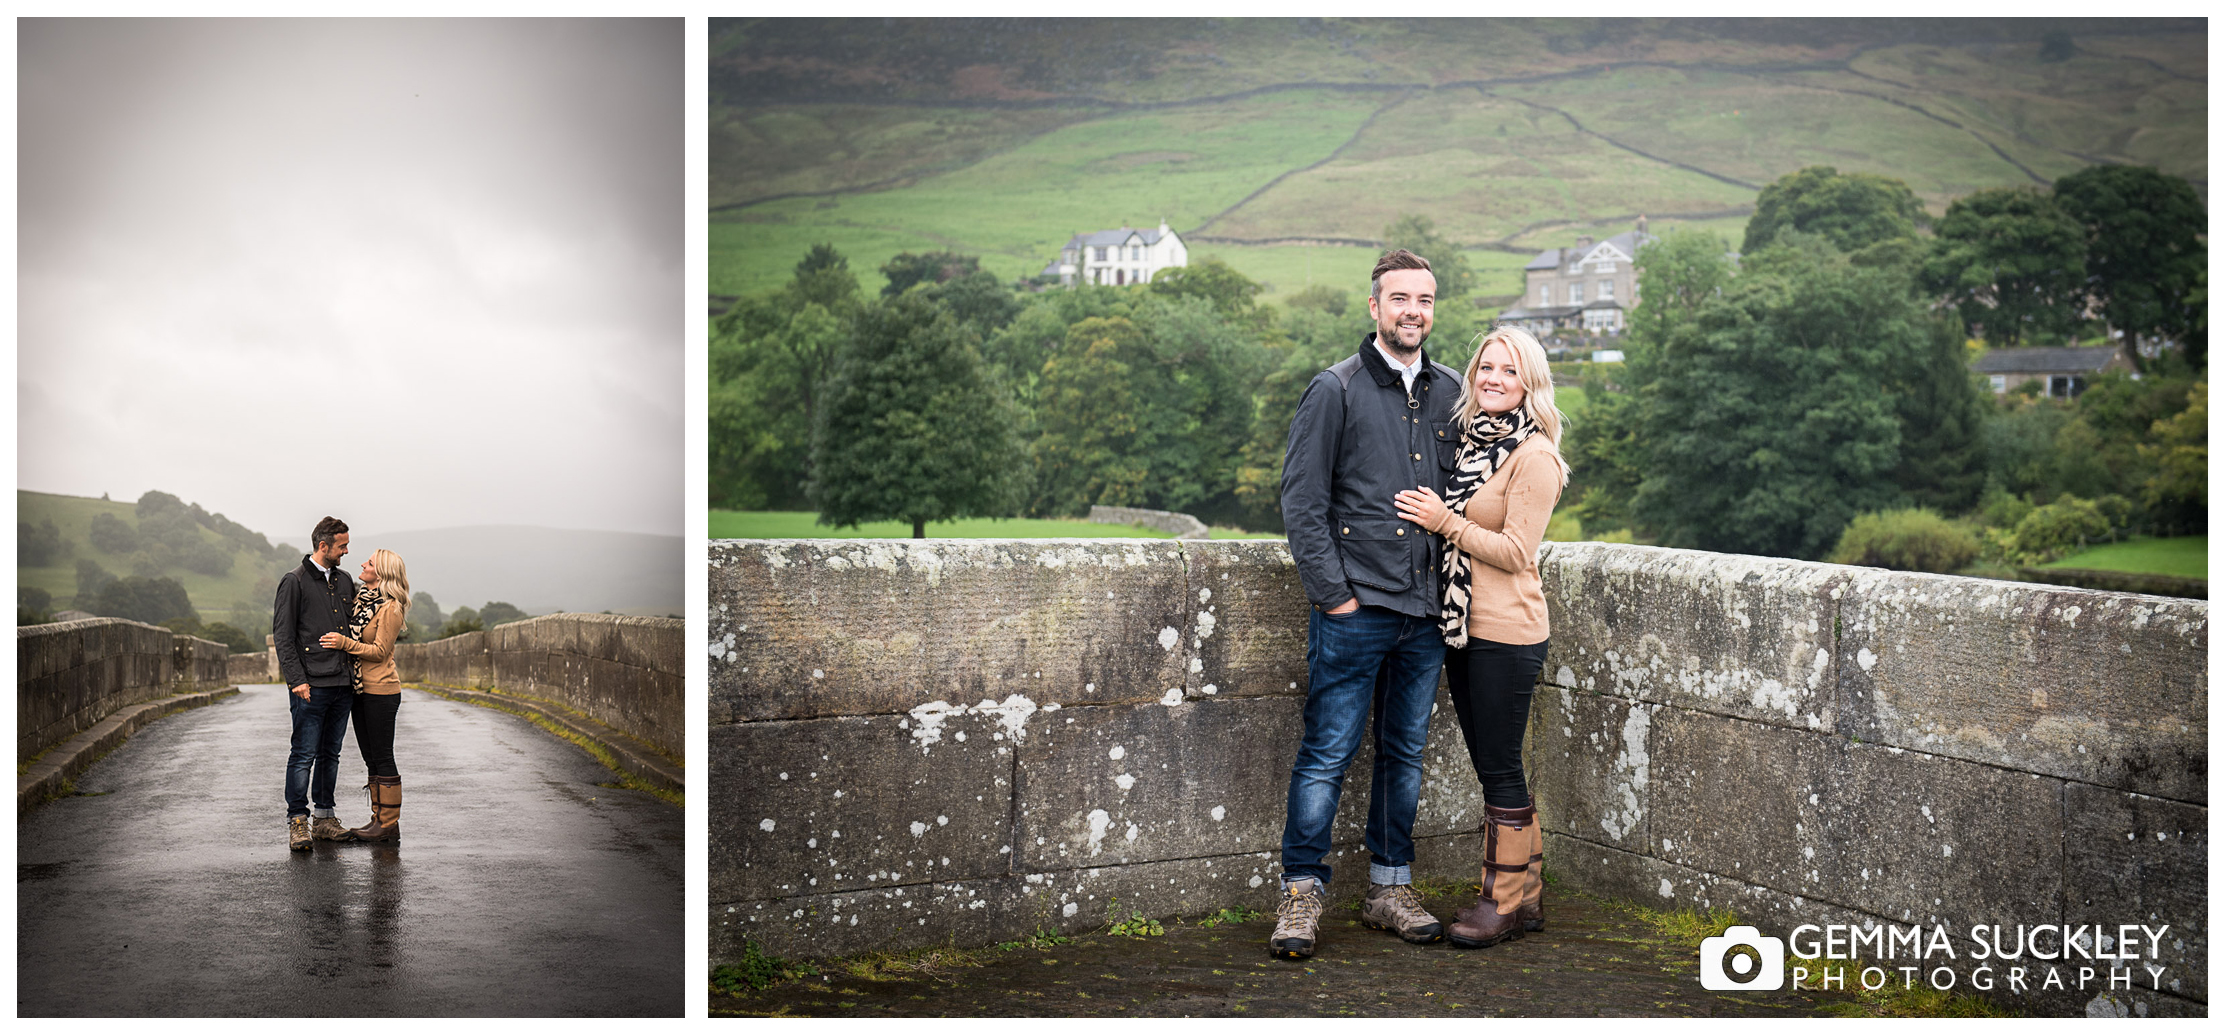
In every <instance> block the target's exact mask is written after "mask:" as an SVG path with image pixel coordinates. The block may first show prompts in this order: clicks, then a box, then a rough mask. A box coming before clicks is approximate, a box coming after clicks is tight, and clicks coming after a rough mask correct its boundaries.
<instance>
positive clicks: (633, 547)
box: [16, 490, 683, 630]
mask: <svg viewBox="0 0 2226 1036" xmlns="http://www.w3.org/2000/svg"><path fill="white" fill-rule="evenodd" d="M189 499H190V498H189ZM16 511H17V518H16V520H17V522H18V523H21V524H29V525H34V526H36V525H39V524H40V523H42V522H46V521H52V522H53V523H54V526H55V528H56V530H57V531H58V532H59V533H60V534H61V539H62V542H63V544H64V546H63V551H62V553H61V555H60V556H59V557H58V558H57V559H55V561H54V562H53V563H51V564H47V565H43V566H39V567H24V566H18V567H17V569H16V582H17V584H18V585H20V586H35V587H39V588H41V589H44V590H46V591H47V592H48V593H49V594H52V595H53V602H54V603H53V607H55V608H57V609H59V608H65V607H68V606H70V604H72V603H73V602H74V599H75V598H76V596H77V565H78V562H79V561H80V560H90V561H92V562H94V563H95V564H98V565H100V566H101V567H102V568H103V569H105V570H107V571H109V572H111V573H113V574H115V575H119V576H124V575H133V574H138V573H139V571H141V569H145V570H146V571H147V572H148V574H153V575H159V576H163V577H166V578H171V579H176V580H178V582H179V583H181V584H183V585H184V586H185V589H186V595H187V596H188V597H191V598H192V600H193V606H194V610H196V611H198V612H200V614H201V618H202V620H203V621H204V622H229V623H232V624H233V625H235V626H239V627H240V628H242V629H247V630H261V629H263V628H265V627H266V626H267V625H268V623H269V621H270V603H271V598H272V596H273V595H274V594H275V593H276V590H277V585H278V577H279V576H281V575H284V574H285V573H286V572H287V571H288V570H289V569H291V568H293V567H294V566H295V565H298V564H300V563H301V555H302V554H303V553H304V552H306V551H307V550H308V544H307V543H306V542H305V537H298V536H297V537H294V538H291V539H289V540H287V541H285V542H286V543H288V544H291V545H292V547H293V548H294V549H293V550H290V551H286V552H285V556H284V557H280V556H278V555H279V546H280V544H279V542H278V541H275V540H269V538H268V537H266V542H267V543H268V548H267V550H266V551H265V552H263V553H257V552H256V551H253V550H249V549H245V548H242V547H240V546H239V544H238V543H237V541H236V540H235V541H228V540H226V539H225V538H224V537H222V536H219V535H217V534H216V533H215V532H213V531H211V530H209V529H200V530H198V539H199V541H200V542H201V543H203V544H207V545H211V546H213V547H216V548H221V549H223V550H226V551H228V552H229V553H230V554H231V562H232V563H231V567H230V570H229V571H226V572H223V573H220V574H214V575H211V574H204V573H201V572H195V571H192V570H189V569H187V568H186V567H184V566H183V565H182V564H177V563H169V564H157V563H156V562H157V561H158V560H160V559H159V558H157V557H155V556H152V555H150V556H146V557H142V556H139V555H138V554H136V553H133V552H122V553H118V552H113V551H107V550H102V549H101V548H99V547H96V546H94V545H93V540H92V536H91V534H90V530H91V527H92V524H93V521H94V518H95V516H97V515H103V514H106V515H110V516H112V517H113V518H115V519H117V520H119V521H122V522H124V523H126V524H129V525H131V526H133V527H134V528H137V527H138V525H139V520H138V518H137V516H136V514H135V512H134V506H133V502H132V501H128V500H116V501H111V500H99V499H94V498H90V497H79V496H62V495H59V494H54V493H35V492H31V491H29V490H17V491H16ZM680 543H681V540H680V537H678V536H651V535H644V534H637V533H622V532H587V531H579V530H572V529H547V528H539V527H535V526H472V527H465V528H455V529H429V530H421V531H408V532H395V533H365V534H359V535H358V536H356V537H352V542H351V548H352V549H351V550H350V551H349V554H348V561H347V564H348V566H349V569H350V571H351V572H353V570H354V568H355V566H356V565H357V564H359V563H360V562H361V561H362V560H363V558H364V557H366V556H368V555H369V553H370V552H371V551H372V550H376V549H378V548H381V547H384V548H386V549H388V550H391V551H394V552H395V553H397V554H400V555H402V559H403V560H404V561H405V562H407V563H408V564H409V568H410V585H411V588H412V589H413V590H420V591H424V592H427V593H430V594H432V595H433V598H434V599H435V600H436V601H438V602H440V606H441V609H442V610H443V611H449V612H452V611H455V610H456V609H457V608H458V607H459V606H463V605H470V606H471V607H473V608H478V607H481V606H483V605H485V604H486V603H487V602H489V601H507V602H509V603H511V604H513V605H516V606H518V607H519V608H522V609H524V610H525V611H527V612H530V613H532V614H535V615H542V614H546V613H548V612H553V611H583V612H600V611H614V612H619V613H622V614H640V615H679V614H682V611H681V609H682V607H683V599H682V588H681V572H682V564H681V555H680ZM157 553H161V554H162V556H163V557H168V556H169V555H171V554H175V553H177V552H176V551H171V552H157ZM204 567H207V566H204Z"/></svg>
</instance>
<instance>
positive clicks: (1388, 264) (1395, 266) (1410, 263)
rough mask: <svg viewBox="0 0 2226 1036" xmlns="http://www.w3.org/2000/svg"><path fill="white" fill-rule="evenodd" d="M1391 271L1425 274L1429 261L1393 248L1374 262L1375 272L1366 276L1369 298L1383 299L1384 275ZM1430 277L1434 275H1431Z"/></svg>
mask: <svg viewBox="0 0 2226 1036" xmlns="http://www.w3.org/2000/svg"><path fill="white" fill-rule="evenodd" d="M1393 270H1421V271H1423V272H1425V273H1429V272H1430V260H1428V259H1424V258H1423V257H1421V256H1419V255H1416V254H1414V253H1413V252H1409V251H1407V250H1406V249H1404V248H1394V249H1392V250H1391V251H1389V252H1385V253H1384V254H1383V256H1382V257H1381V258H1378V259H1377V260H1376V269H1375V272H1373V273H1370V274H1369V275H1368V297H1369V298H1372V299H1376V298H1382V297H1383V293H1384V274H1387V273H1390V272H1391V271H1393ZM1432 276H1436V275H1435V274H1432Z"/></svg>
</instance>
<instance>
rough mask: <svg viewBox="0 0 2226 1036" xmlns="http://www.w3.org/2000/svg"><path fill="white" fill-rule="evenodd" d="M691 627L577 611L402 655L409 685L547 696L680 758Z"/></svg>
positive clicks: (398, 657)
mask: <svg viewBox="0 0 2226 1036" xmlns="http://www.w3.org/2000/svg"><path fill="white" fill-rule="evenodd" d="M686 626H687V624H686V623H684V622H682V621H681V620H679V619H663V618H648V617H640V616H632V615H585V614H573V613H569V612H565V613H559V614H556V615H543V616H538V617H536V618H532V619H526V620H523V621H520V622H513V623H505V624H504V625H501V626H497V627H495V628H494V629H491V630H484V631H481V632H477V633H465V634H461V635H459V636H454V637H450V638H448V639H446V640H439V641H435V642H433V643H431V644H402V645H397V646H396V648H395V666H396V668H397V669H398V670H399V671H400V672H401V675H402V679H403V680H404V681H406V682H412V683H428V684H435V685H440V686H446V687H464V688H479V689H488V688H496V689H501V690H504V691H508V692H511V693H514V694H524V695H530V696H533V697H537V698H546V699H548V700H550V701H554V702H557V703H559V704H562V705H564V706H566V707H569V708H571V709H574V710H577V711H579V712H582V713H585V714H586V715H587V716H589V717H590V718H592V719H594V720H595V721H596V722H599V723H602V724H603V725H605V726H608V727H612V728H615V729H617V730H620V731H624V732H625V733H626V734H628V735H630V736H633V737H636V738H639V739H641V740H642V741H644V742H646V743H648V744H649V745H651V746H652V747H654V748H656V749H657V750H658V751H661V752H664V753H665V754H666V755H668V756H670V757H671V758H674V759H678V758H680V756H681V754H682V752H683V750H684V749H685V747H686V745H687V722H686V717H685V710H684V705H683V703H684V701H685V698H686V695H685V686H684V685H685V682H686V673H687V670H686V667H685V663H684V659H683V656H682V655H681V653H680V652H681V650H682V645H683V643H684V642H685V641H684V640H683V638H682V633H683V631H684V630H685V629H686Z"/></svg>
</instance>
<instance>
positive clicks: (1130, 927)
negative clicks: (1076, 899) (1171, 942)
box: [1105, 896, 1167, 935]
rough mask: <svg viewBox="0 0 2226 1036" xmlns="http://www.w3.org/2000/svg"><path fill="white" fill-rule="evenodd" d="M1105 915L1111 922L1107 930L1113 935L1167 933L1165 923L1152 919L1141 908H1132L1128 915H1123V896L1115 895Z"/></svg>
mask: <svg viewBox="0 0 2226 1036" xmlns="http://www.w3.org/2000/svg"><path fill="white" fill-rule="evenodd" d="M1105 916H1106V919H1107V921H1108V922H1110V923H1109V924H1108V925H1107V926H1106V931H1107V932H1109V933H1111V934H1113V935H1166V934H1167V928H1166V926H1165V925H1162V924H1160V923H1159V922H1158V921H1155V920H1152V919H1151V918H1149V917H1145V916H1144V912H1143V911H1141V910H1135V909H1131V910H1130V911H1129V912H1128V916H1127V917H1122V916H1121V898H1120V897H1119V896H1115V897H1113V899H1112V902H1111V903H1109V904H1107V906H1106V910H1105Z"/></svg>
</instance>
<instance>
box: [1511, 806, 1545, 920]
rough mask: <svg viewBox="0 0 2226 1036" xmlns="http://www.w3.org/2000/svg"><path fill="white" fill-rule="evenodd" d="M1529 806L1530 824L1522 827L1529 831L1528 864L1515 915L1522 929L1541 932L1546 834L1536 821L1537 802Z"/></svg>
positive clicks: (1543, 913) (1543, 916)
mask: <svg viewBox="0 0 2226 1036" xmlns="http://www.w3.org/2000/svg"><path fill="white" fill-rule="evenodd" d="M1530 808H1531V818H1530V826H1529V827H1527V828H1525V829H1524V830H1526V831H1528V832H1530V866H1529V867H1527V868H1525V869H1524V870H1523V905H1522V906H1521V907H1520V908H1518V909H1517V910H1516V911H1515V916H1516V918H1518V919H1520V920H1521V921H1522V922H1523V931H1526V932H1543V931H1545V930H1546V882H1545V880H1544V871H1545V867H1546V836H1545V833H1544V830H1545V829H1544V826H1543V825H1541V824H1540V823H1539V822H1538V816H1537V812H1538V804H1537V803H1535V802H1533V803H1531V807H1530Z"/></svg>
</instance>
